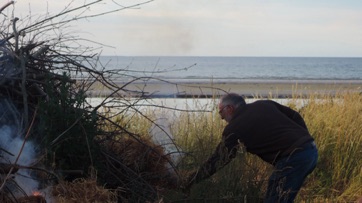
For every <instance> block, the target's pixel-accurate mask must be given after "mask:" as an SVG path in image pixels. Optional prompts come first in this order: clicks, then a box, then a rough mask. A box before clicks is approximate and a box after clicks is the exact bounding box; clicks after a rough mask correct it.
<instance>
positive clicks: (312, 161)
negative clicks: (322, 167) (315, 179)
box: [264, 142, 318, 203]
mask: <svg viewBox="0 0 362 203" xmlns="http://www.w3.org/2000/svg"><path fill="white" fill-rule="evenodd" d="M317 159H318V150H317V148H316V146H315V144H314V142H312V143H309V144H307V145H304V146H303V147H301V148H299V149H296V150H295V151H294V152H293V153H291V154H290V155H289V156H288V157H283V158H281V159H280V160H278V161H277V163H276V165H275V169H274V172H273V173H272V175H271V176H270V178H269V182H268V189H267V192H266V196H265V199H264V202H265V203H277V202H278V203H281V202H283V203H284V202H293V201H294V199H295V197H296V196H297V193H298V191H299V189H300V188H301V187H302V184H303V182H304V180H305V178H306V177H307V176H308V174H310V173H311V172H312V171H313V170H314V168H315V167H316V165H317Z"/></svg>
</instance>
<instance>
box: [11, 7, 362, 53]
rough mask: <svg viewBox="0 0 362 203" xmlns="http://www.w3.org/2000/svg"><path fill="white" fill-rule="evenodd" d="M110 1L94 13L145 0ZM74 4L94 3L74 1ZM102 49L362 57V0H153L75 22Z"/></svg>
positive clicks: (36, 10) (37, 10)
mask: <svg viewBox="0 0 362 203" xmlns="http://www.w3.org/2000/svg"><path fill="white" fill-rule="evenodd" d="M114 1H115V2H117V3H118V5H117V4H114V3H113V2H112V1H110V0H105V1H104V2H105V3H101V4H100V5H97V6H95V7H91V8H90V9H89V10H88V13H89V14H93V13H94V14H95V13H97V12H100V11H104V10H106V9H114V8H120V7H119V5H122V6H128V5H132V4H135V3H137V2H142V1H140V0H127V1H122V0H114ZM29 2H31V3H30V8H31V11H32V14H31V15H36V14H39V15H40V14H42V13H45V12H46V10H47V9H48V10H49V11H51V12H55V11H59V10H61V9H62V8H64V7H65V5H67V3H66V2H69V1H67V0H64V1H59V0H48V1H45V0H18V1H17V2H16V5H15V15H16V16H18V17H20V16H25V15H26V14H28V13H29ZM75 2H77V3H83V2H90V1H88V0H75ZM72 25H74V28H73V29H76V30H77V31H80V35H81V36H82V37H84V38H88V39H91V40H94V41H97V42H100V43H103V44H106V45H111V46H113V47H114V48H107V47H105V48H104V49H103V54H105V55H181V56H184V55H187V56H190V55H192V56H350V57H362V0H268V1H267V0H154V1H152V2H150V3H147V4H145V5H142V6H139V7H137V9H128V10H123V11H120V12H117V13H112V14H108V15H105V16H100V17H97V18H93V19H88V20H80V21H76V22H74V23H73V24H72Z"/></svg>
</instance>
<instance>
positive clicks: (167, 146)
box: [150, 118, 183, 171]
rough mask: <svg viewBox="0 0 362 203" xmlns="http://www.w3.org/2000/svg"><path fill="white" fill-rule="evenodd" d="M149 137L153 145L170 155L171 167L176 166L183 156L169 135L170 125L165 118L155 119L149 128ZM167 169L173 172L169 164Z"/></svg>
mask: <svg viewBox="0 0 362 203" xmlns="http://www.w3.org/2000/svg"><path fill="white" fill-rule="evenodd" d="M150 135H151V136H152V141H153V142H154V143H155V144H158V145H161V146H162V147H163V149H164V151H165V152H166V154H168V155H170V157H171V161H172V165H174V166H177V164H178V163H179V162H180V159H181V158H182V156H183V154H182V152H181V151H180V148H179V147H177V145H176V144H175V141H174V137H173V135H172V134H171V129H170V123H169V122H168V120H167V118H159V119H157V120H156V121H155V122H154V124H153V125H152V127H151V128H150ZM167 167H168V169H169V170H171V171H173V167H172V166H171V164H169V165H168V166H167Z"/></svg>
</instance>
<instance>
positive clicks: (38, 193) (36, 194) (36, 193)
mask: <svg viewBox="0 0 362 203" xmlns="http://www.w3.org/2000/svg"><path fill="white" fill-rule="evenodd" d="M33 195H34V196H41V192H40V191H33Z"/></svg>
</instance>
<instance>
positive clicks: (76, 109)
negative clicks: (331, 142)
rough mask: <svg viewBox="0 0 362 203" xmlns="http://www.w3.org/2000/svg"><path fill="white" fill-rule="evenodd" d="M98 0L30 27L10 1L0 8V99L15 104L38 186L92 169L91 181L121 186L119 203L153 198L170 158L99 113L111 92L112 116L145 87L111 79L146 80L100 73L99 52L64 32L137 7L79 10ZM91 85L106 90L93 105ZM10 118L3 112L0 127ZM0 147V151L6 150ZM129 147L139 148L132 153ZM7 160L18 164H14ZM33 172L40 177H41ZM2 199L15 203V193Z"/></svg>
mask: <svg viewBox="0 0 362 203" xmlns="http://www.w3.org/2000/svg"><path fill="white" fill-rule="evenodd" d="M99 2H101V1H100V0H96V1H93V2H90V3H87V4H84V5H81V6H79V7H71V6H70V5H68V6H67V7H66V9H64V10H63V11H61V12H60V13H58V14H56V15H48V16H44V18H43V19H40V20H39V21H38V22H36V23H31V24H30V25H29V24H26V23H25V22H26V20H27V19H19V18H17V17H15V16H12V15H13V14H12V15H9V14H5V12H6V11H7V8H8V7H12V6H13V4H14V2H13V1H10V2H8V3H7V4H5V5H4V6H2V7H1V8H0V13H3V15H2V18H3V19H2V21H1V22H0V23H1V25H0V97H1V98H4V99H6V102H10V103H11V104H12V105H11V106H14V108H13V109H12V110H10V111H11V112H10V114H12V115H15V116H14V118H15V119H14V120H16V122H17V125H18V127H19V129H22V130H21V133H20V134H22V136H23V138H24V137H25V138H24V142H27V141H32V142H34V143H36V146H37V147H36V148H37V154H38V160H37V161H36V162H35V163H34V165H32V166H25V167H26V168H28V169H31V170H34V171H38V173H37V174H38V176H37V177H36V178H37V179H40V180H43V181H42V184H43V185H44V187H45V186H48V185H49V181H50V182H51V184H56V183H57V182H59V181H60V179H62V180H69V181H73V180H75V179H77V178H84V177H89V176H93V175H94V173H92V172H90V171H94V169H95V170H96V171H97V173H96V174H98V175H97V176H96V177H95V179H97V181H98V182H99V184H101V185H105V186H106V187H107V186H108V187H109V188H110V189H114V190H116V191H121V192H118V195H119V199H122V200H123V201H125V200H130V201H147V200H149V199H156V198H157V188H158V187H167V184H168V183H165V182H164V180H165V179H163V178H164V176H163V175H165V176H167V175H169V171H168V170H166V169H165V168H164V165H165V164H164V163H166V162H169V161H170V160H169V157H168V156H167V155H165V154H164V152H163V151H162V149H160V147H159V146H156V145H154V144H153V143H151V142H149V141H146V140H144V139H142V138H141V137H142V136H140V135H136V134H134V133H132V132H128V131H127V130H126V129H125V128H124V127H123V126H122V125H119V124H118V123H115V122H114V121H113V117H114V116H117V115H110V114H109V115H108V114H99V113H98V110H99V109H101V108H105V106H107V108H108V109H109V101H110V100H109V98H111V97H112V98H113V97H117V99H113V100H112V104H113V107H117V108H119V107H120V106H121V107H123V110H122V111H121V112H119V113H118V115H119V114H122V113H125V112H126V111H127V110H130V109H135V108H134V106H135V105H136V103H137V102H138V101H139V100H137V99H135V100H128V99H125V97H124V96H125V95H129V94H132V95H138V96H139V98H141V97H142V96H143V95H144V92H143V91H142V90H140V91H138V92H134V91H132V92H129V91H128V90H127V88H126V87H127V84H125V85H123V86H121V87H120V86H118V85H117V84H116V83H115V82H113V79H114V78H119V77H129V78H130V79H129V80H128V81H130V82H129V83H131V82H133V81H137V80H142V79H144V78H138V77H133V76H132V75H131V74H125V72H124V71H120V70H117V71H112V70H105V69H104V66H103V65H102V63H100V61H99V55H98V54H94V52H95V49H93V48H89V47H84V46H81V45H80V44H79V41H81V39H79V38H77V37H74V36H70V35H64V34H63V33H62V30H63V29H66V28H67V26H68V24H69V23H71V22H73V21H77V20H79V19H82V18H89V17H95V16H99V15H104V14H106V13H110V12H117V11H120V10H124V9H127V8H132V7H135V6H139V5H140V4H137V5H132V6H128V7H127V6H126V7H125V6H122V7H121V8H119V9H115V10H112V11H106V12H104V13H99V14H96V15H94V14H92V15H91V16H87V15H86V14H85V13H86V12H85V10H87V8H88V7H89V6H93V5H95V4H97V3H99ZM148 2H149V1H145V2H143V3H141V4H145V3H148ZM73 12H76V14H75V15H74V16H76V17H74V16H69V14H71V13H73ZM57 19H61V20H58V21H57ZM49 32H51V33H53V34H49ZM54 33H55V34H54ZM44 38H45V40H44ZM146 79H147V78H146ZM129 83H128V84H129ZM94 84H98V85H99V84H100V85H101V86H102V87H104V88H105V89H107V91H108V92H109V96H108V97H107V98H105V99H104V100H103V101H102V102H101V103H100V104H99V105H97V106H92V105H91V104H89V103H88V101H87V100H86V98H87V92H89V90H90V89H91V88H92V86H93V85H94ZM4 101H5V100H4ZM0 110H1V109H0ZM6 111H9V109H6ZM0 114H3V115H4V114H5V113H4V112H0ZM7 114H8V113H7ZM1 116H2V115H0V117H1ZM9 122H11V121H9V120H7V119H4V117H2V119H1V120H0V125H1V126H3V125H7V124H9ZM104 125H113V127H112V130H111V131H109V130H105V129H104V128H102V127H101V126H104ZM1 126H0V127H1ZM120 137H121V138H122V139H119V138H120ZM1 144H2V143H0V151H2V152H0V153H4V152H3V151H5V150H4V149H2V148H1ZM130 146H133V147H134V146H136V147H135V148H138V149H139V150H138V151H137V152H136V153H132V151H131V150H132V149H133V148H130ZM19 153H21V152H19ZM129 154H133V156H135V155H137V156H140V157H143V158H141V159H138V161H139V163H136V164H135V162H131V161H128V162H127V157H129ZM132 158H133V159H137V158H136V157H132ZM147 161H148V163H144V162H147ZM0 162H1V163H5V160H1V158H0ZM155 163H159V164H156V165H155ZM10 164H11V165H13V166H17V167H20V166H19V165H17V163H10ZM150 164H151V165H152V166H151V167H150ZM141 165H143V166H142V167H141ZM150 169H151V170H150ZM39 172H41V173H42V174H43V175H42V176H39ZM44 173H45V175H44ZM99 174H102V175H99ZM160 174H161V176H158V175H160ZM49 177H51V178H49ZM30 178H32V177H30ZM0 181H1V184H2V185H4V186H5V187H1V188H0V196H1V197H3V196H4V195H5V196H10V197H14V196H15V195H14V194H12V192H13V191H12V189H11V187H6V182H7V181H9V180H8V179H7V178H1V180H0ZM162 181H163V182H162ZM4 188H5V189H4ZM20 189H21V188H20ZM24 195H29V194H24ZM2 199H3V200H7V201H9V202H16V201H17V200H16V199H14V198H2Z"/></svg>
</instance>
